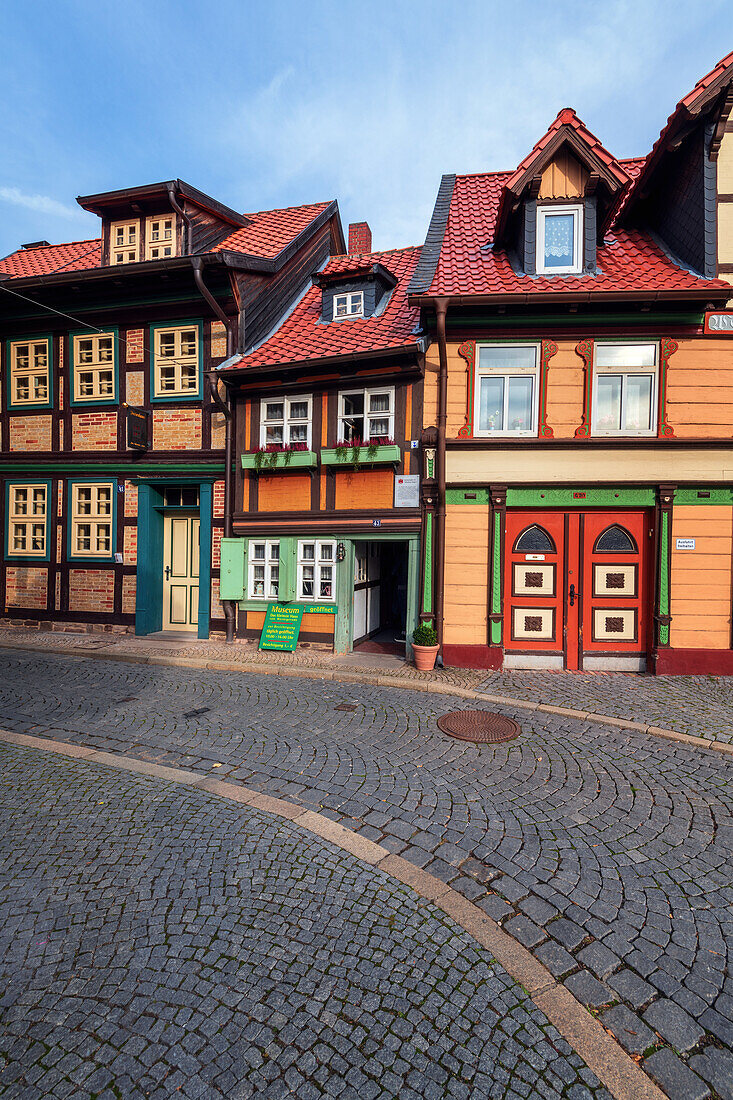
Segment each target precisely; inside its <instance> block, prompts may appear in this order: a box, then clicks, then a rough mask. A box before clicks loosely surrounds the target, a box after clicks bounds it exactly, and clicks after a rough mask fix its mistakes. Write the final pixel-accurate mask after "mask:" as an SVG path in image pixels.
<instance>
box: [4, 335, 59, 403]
mask: <svg viewBox="0 0 733 1100" xmlns="http://www.w3.org/2000/svg"><path fill="white" fill-rule="evenodd" d="M8 348H9V352H10V356H9V357H10V404H11V405H12V406H15V405H38V404H46V403H47V402H48V394H49V374H50V365H49V353H48V348H49V341H48V339H45V338H44V339H42V340H17V341H15V340H14V341H11V343H10V344H9V345H8Z"/></svg>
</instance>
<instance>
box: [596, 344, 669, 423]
mask: <svg viewBox="0 0 733 1100" xmlns="http://www.w3.org/2000/svg"><path fill="white" fill-rule="evenodd" d="M658 360H659V356H658V348H657V345H656V344H655V343H646V344H603V343H597V344H596V345H595V353H594V356H593V396H592V399H591V400H592V407H593V416H592V426H591V430H592V432H593V434H594V435H654V434H655V433H656V430H657V368H658Z"/></svg>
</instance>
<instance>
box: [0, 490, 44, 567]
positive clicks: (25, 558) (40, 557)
mask: <svg viewBox="0 0 733 1100" xmlns="http://www.w3.org/2000/svg"><path fill="white" fill-rule="evenodd" d="M12 485H45V486H46V553H45V554H13V553H12V552H11V550H10V488H11V486H12ZM51 485H52V483H51V482H50V481H46V480H45V479H44V478H42V479H40V480H32V479H30V478H13V480H12V481H6V482H5V560H6V561H7V562H11V563H12V564H13V565H18V564H19V563H22V564H23V565H28V566H31V565H33V563H34V562H42V563H46V562H49V561H50V560H51V515H52V514H53V512H54V510H55V509H54V505H55V501H54V499H52V495H51ZM29 518H30V517H29Z"/></svg>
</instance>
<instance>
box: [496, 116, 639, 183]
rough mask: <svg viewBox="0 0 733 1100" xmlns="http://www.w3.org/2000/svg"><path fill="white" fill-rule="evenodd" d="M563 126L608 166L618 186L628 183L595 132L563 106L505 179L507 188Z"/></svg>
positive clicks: (538, 155) (522, 174)
mask: <svg viewBox="0 0 733 1100" xmlns="http://www.w3.org/2000/svg"><path fill="white" fill-rule="evenodd" d="M565 126H566V127H568V131H569V132H570V133H572V134H574V135H575V137H577V139H578V140H579V141H580V143H581V144H582V145H584V146H586V147H587V149H588V151H589V152H590V153H593V154H595V156H596V157H598V159H599V160H600V161H601V163H602V164H604V165H605V166H606V168H608V170H609V172H610V173H611V175H612V176H613V177H614V178H615V179H616V180H617V182H618V184H619V186H621V187H622V186H623V185H624V184H625V183H628V176H627V174H626V172H625V171H624V169H623V167H622V165H621V164H620V162H619V161H617V160H616V158H615V157H614V156H612V155H611V153H609V152H608V150H607V149H606V148H604V146H603V145H602V144H601V142H600V141H599V140H598V138H597V137H596V136H595V134H592V133H591V131H590V130H589V129H588V127H587V126H586V125H585V123H584V122H582V121H581V120H580V119H579V118H578V116H577V115H576V113H575V111H574V110H573V109H572V107H563V109H562V110H561V111H560V112H559V113H558V116H557V118H556V119H555V120H554V122H552V123H551V124H550V126H549V128H548V130H547V132H546V133H545V134H543V136H542V137H541V138H540V140H539V141H538V142H537V144H536V145H535V147H534V149H532V151H531V152H530V153H528V154H527V156H526V157H525V158H524V160H523V161H522V162H521V164H520V165H519V166H518V167H517V169H516V171H514V172H512V174H511V176H510V177H509V179H508V180H507V181H506V184H505V186H506V187H507V188H508V190H510V191H513V190H514V189H515V187H517V186H518V185H519V183H520V182H521V179H522V176H524V175H525V173H526V172H527V171H528V169H530V168H531V166H532V165H533V164H534V162H535V161H536V160H538V159H539V158H540V156H541V154H542V153H543V152H544V151H545V149H546V148H547V146H548V145H550V144H551V143H552V142H553V139H554V138H555V136H556V134H558V133H559V132H560V131H561V130H562V129H563V127H565Z"/></svg>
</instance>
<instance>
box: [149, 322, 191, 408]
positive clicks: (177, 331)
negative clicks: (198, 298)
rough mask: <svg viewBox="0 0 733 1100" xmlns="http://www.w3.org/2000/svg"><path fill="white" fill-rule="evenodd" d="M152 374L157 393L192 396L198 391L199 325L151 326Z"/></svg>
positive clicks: (164, 395)
mask: <svg viewBox="0 0 733 1100" xmlns="http://www.w3.org/2000/svg"><path fill="white" fill-rule="evenodd" d="M153 377H154V379H155V382H154V386H155V396H156V397H192V396H195V395H196V394H198V392H199V389H200V373H199V326H198V325H185V326H181V327H175V328H173V327H172V328H156V329H154V335H153Z"/></svg>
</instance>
